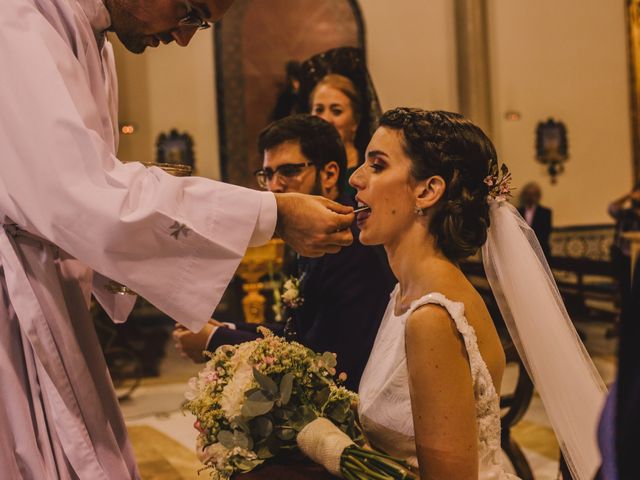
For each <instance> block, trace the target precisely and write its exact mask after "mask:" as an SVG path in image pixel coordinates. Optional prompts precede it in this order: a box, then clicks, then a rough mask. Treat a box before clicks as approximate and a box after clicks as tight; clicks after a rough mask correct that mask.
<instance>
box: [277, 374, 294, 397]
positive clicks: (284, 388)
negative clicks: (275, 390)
mask: <svg viewBox="0 0 640 480" xmlns="http://www.w3.org/2000/svg"><path fill="white" fill-rule="evenodd" d="M293 378H294V377H293V374H292V373H291V372H289V373H286V374H285V375H284V376H283V377H282V380H280V404H281V405H286V404H287V403H289V400H291V392H292V390H293Z"/></svg>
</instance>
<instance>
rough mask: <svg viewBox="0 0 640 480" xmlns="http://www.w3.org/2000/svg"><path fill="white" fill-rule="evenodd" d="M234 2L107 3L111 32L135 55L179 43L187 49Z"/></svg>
mask: <svg viewBox="0 0 640 480" xmlns="http://www.w3.org/2000/svg"><path fill="white" fill-rule="evenodd" d="M232 3H233V0H106V2H105V5H106V6H107V9H108V10H109V13H110V14H111V30H112V31H114V32H115V33H116V35H118V38H119V39H120V41H121V42H122V44H123V45H124V46H125V47H126V48H127V49H128V50H130V51H131V52H133V53H142V52H144V50H145V49H146V48H147V47H157V46H158V45H159V44H160V43H163V44H168V43H171V42H176V43H177V44H178V45H180V46H181V47H185V46H187V45H188V44H189V42H190V41H191V38H192V37H193V36H194V35H195V33H196V32H197V31H198V29H200V28H206V27H207V25H208V24H210V23H213V22H215V21H217V20H219V19H220V18H222V16H223V15H224V14H225V12H226V11H227V10H228V9H229V7H230V6H231V4H232Z"/></svg>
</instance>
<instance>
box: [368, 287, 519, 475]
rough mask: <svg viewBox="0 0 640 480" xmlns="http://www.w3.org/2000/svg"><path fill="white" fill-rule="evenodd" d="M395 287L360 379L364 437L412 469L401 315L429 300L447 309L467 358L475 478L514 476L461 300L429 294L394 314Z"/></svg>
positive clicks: (491, 392)
mask: <svg viewBox="0 0 640 480" xmlns="http://www.w3.org/2000/svg"><path fill="white" fill-rule="evenodd" d="M398 291H399V285H396V288H395V290H394V291H393V293H392V294H391V301H390V302H389V305H388V306H387V310H386V312H385V315H384V318H383V320H382V323H381V325H380V330H379V331H378V336H377V337H376V341H375V344H374V346H373V350H372V352H371V356H370V357H369V361H368V363H367V366H366V369H365V371H364V374H363V376H362V380H361V381H360V389H359V394H360V405H359V408H358V413H359V417H360V421H361V422H362V427H363V428H364V431H365V434H366V436H367V438H368V439H369V441H370V442H371V443H372V445H374V446H375V447H376V448H378V449H380V450H382V451H384V452H385V453H388V454H390V455H393V456H395V457H397V458H401V459H404V460H406V461H407V462H408V463H409V464H410V465H412V466H414V467H418V459H417V457H416V445H415V433H414V427H413V416H412V413H411V398H410V397H409V377H408V371H407V358H406V353H405V332H404V330H405V324H406V321H407V318H409V316H410V315H411V313H413V312H414V311H415V310H416V309H417V308H419V307H421V306H423V305H426V304H429V303H431V304H436V305H440V306H442V307H443V308H445V309H446V310H447V312H449V315H450V316H451V318H452V320H453V322H454V323H455V325H456V328H457V329H458V331H459V332H460V335H461V336H462V338H463V339H464V344H465V347H466V349H467V354H468V357H469V364H470V368H471V375H472V378H473V390H474V396H475V401H476V420H477V423H478V457H479V475H478V478H479V479H481V480H508V479H517V477H515V476H514V475H511V474H508V473H506V472H505V471H504V469H503V468H502V464H501V456H502V454H501V447H500V399H499V397H498V394H497V392H496V389H495V388H494V385H493V380H492V378H491V375H490V374H489V370H488V368H487V365H486V364H485V362H484V360H483V359H482V356H481V355H480V350H479V348H478V341H477V338H476V333H475V330H474V329H473V327H472V326H471V325H469V322H468V321H467V319H466V317H465V314H464V304H462V303H459V302H453V301H451V300H449V299H447V298H446V297H445V296H444V295H442V294H440V293H430V294H428V295H425V296H424V297H422V298H420V299H418V300H416V301H414V302H413V303H412V304H411V307H410V308H409V309H408V310H407V311H406V312H405V313H403V314H402V315H399V316H398V315H395V313H394V310H395V305H396V297H397V295H398Z"/></svg>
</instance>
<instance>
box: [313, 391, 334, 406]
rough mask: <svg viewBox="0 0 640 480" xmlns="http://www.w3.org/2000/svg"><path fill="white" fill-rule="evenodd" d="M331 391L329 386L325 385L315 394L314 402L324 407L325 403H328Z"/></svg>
mask: <svg viewBox="0 0 640 480" xmlns="http://www.w3.org/2000/svg"><path fill="white" fill-rule="evenodd" d="M330 393H331V392H330V391H329V387H324V388H322V389H320V390H318V391H317V392H316V393H315V394H314V395H313V403H315V404H316V405H317V406H318V407H323V406H324V404H325V403H327V400H329V394H330Z"/></svg>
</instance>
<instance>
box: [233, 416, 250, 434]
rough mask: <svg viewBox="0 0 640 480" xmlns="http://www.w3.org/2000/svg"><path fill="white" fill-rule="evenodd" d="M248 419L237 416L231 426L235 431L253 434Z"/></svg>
mask: <svg viewBox="0 0 640 480" xmlns="http://www.w3.org/2000/svg"><path fill="white" fill-rule="evenodd" d="M247 420H248V419H246V418H244V417H242V416H241V415H239V416H237V417H236V418H234V419H233V421H232V422H231V426H232V427H233V429H234V430H241V431H243V432H244V433H246V434H251V428H249V423H248V422H247Z"/></svg>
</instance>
